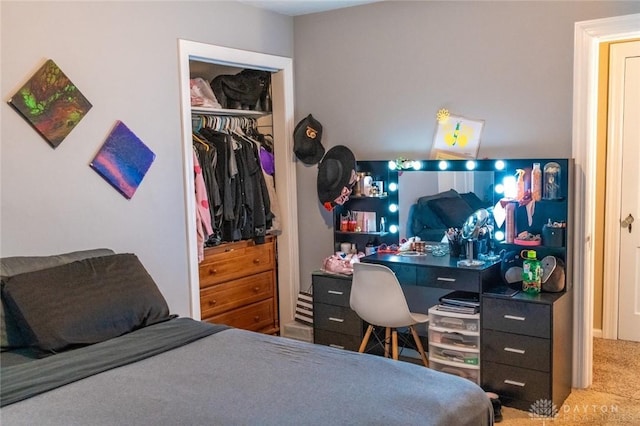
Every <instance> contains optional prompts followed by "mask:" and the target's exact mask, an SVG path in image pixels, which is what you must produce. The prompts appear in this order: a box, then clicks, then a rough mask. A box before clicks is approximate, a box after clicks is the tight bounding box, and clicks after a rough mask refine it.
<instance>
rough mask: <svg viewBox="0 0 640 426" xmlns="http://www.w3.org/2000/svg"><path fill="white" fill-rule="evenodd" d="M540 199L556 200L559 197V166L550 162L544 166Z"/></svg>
mask: <svg viewBox="0 0 640 426" xmlns="http://www.w3.org/2000/svg"><path fill="white" fill-rule="evenodd" d="M542 189H543V192H542V198H544V199H545V200H557V199H559V198H561V195H560V164H558V163H556V162H555V161H551V162H549V163H547V164H545V165H544V177H543V187H542Z"/></svg>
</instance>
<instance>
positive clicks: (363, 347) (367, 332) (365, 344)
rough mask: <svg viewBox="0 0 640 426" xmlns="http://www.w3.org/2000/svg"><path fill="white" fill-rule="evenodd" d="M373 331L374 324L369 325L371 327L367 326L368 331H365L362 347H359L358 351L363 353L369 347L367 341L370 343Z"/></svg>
mask: <svg viewBox="0 0 640 426" xmlns="http://www.w3.org/2000/svg"><path fill="white" fill-rule="evenodd" d="M372 331H373V326H372V325H369V327H367V331H366V332H365V333H364V337H363V339H362V343H360V349H358V352H360V353H362V352H364V350H365V349H366V348H367V343H369V337H371V332H372Z"/></svg>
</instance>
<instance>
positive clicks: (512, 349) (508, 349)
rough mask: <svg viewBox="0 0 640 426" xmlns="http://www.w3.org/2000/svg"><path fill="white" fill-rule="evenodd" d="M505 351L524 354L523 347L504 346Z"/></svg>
mask: <svg viewBox="0 0 640 426" xmlns="http://www.w3.org/2000/svg"><path fill="white" fill-rule="evenodd" d="M504 351H505V352H512V353H514V354H520V355H524V349H516V348H504Z"/></svg>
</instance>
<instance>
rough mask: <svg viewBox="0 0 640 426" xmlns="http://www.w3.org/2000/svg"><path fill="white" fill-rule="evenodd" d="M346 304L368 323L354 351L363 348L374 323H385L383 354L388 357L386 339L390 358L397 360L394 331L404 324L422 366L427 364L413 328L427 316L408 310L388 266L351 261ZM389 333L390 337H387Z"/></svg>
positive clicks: (362, 349) (427, 318)
mask: <svg viewBox="0 0 640 426" xmlns="http://www.w3.org/2000/svg"><path fill="white" fill-rule="evenodd" d="M349 304H350V305H351V309H353V310H354V311H355V312H356V314H358V316H359V317H360V318H362V319H363V320H364V321H365V322H367V323H368V324H369V327H367V331H366V332H365V335H364V338H363V339H362V343H361V344H360V349H359V350H358V352H364V350H365V348H366V347H367V343H368V342H369V338H370V337H371V332H372V331H373V328H374V327H375V326H377V327H385V341H384V343H385V345H384V349H385V350H384V355H385V357H389V341H391V343H392V354H393V359H396V360H397V359H398V332H397V330H396V329H397V328H399V327H408V328H409V330H410V331H411V334H412V335H413V339H414V340H415V343H416V348H417V349H418V352H419V353H420V357H421V358H422V362H423V363H424V365H425V366H426V367H428V366H429V363H428V361H427V357H426V356H425V354H424V348H423V347H422V343H421V342H420V338H419V337H418V333H417V332H416V330H415V328H414V326H415V325H416V324H424V323H426V322H427V321H428V320H429V317H428V316H427V315H425V314H417V313H411V312H410V311H409V306H408V305H407V300H406V299H405V297H404V293H403V292H402V288H401V287H400V283H399V282H398V278H397V277H396V274H394V272H393V271H392V270H391V269H389V268H387V267H386V266H384V265H378V264H374V263H354V265H353V280H352V283H351V298H350V300H349ZM390 336H391V339H389V337H390Z"/></svg>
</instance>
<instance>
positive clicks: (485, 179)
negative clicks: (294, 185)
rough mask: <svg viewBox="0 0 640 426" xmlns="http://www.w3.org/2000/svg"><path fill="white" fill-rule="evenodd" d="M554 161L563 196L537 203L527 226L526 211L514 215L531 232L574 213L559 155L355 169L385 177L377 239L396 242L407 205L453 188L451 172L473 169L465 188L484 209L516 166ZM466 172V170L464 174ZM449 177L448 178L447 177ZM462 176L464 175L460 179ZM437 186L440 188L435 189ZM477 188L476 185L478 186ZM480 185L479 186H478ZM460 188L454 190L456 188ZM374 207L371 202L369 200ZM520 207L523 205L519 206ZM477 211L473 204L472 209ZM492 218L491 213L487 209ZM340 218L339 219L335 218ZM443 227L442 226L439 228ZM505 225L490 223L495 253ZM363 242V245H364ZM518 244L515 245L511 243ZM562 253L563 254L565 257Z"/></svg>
mask: <svg viewBox="0 0 640 426" xmlns="http://www.w3.org/2000/svg"><path fill="white" fill-rule="evenodd" d="M551 161H553V162H557V163H558V164H559V165H560V167H561V169H562V172H561V179H562V181H561V187H560V194H561V197H560V198H559V199H557V200H544V199H543V200H541V201H540V202H539V204H537V206H536V212H537V213H536V214H535V215H534V218H533V219H534V220H533V223H532V224H531V225H529V224H528V223H526V220H527V218H526V216H527V215H526V214H523V212H520V214H519V215H518V219H517V224H516V228H517V229H518V230H523V229H530V230H531V231H533V232H540V231H541V230H542V227H543V225H544V224H546V223H547V221H548V219H549V218H550V219H551V220H552V221H562V220H566V219H567V218H568V217H572V213H571V209H572V202H571V200H567V199H566V198H564V197H566V195H567V194H569V193H570V190H569V188H571V187H572V183H571V182H570V180H571V179H570V178H571V177H572V176H573V174H572V173H573V172H572V164H573V160H571V159H557V158H549V159H543V158H523V159H483V160H413V159H408V160H407V159H402V160H382V161H368V160H367V161H362V160H361V161H358V162H357V164H358V166H357V168H358V171H359V172H370V173H371V174H372V175H373V176H374V178H376V179H377V178H379V179H381V180H383V181H385V189H384V192H385V198H384V202H383V204H385V205H386V207H385V208H386V209H387V212H386V213H385V217H386V231H387V232H386V233H385V235H384V236H381V238H380V239H379V241H380V242H381V243H382V242H384V243H387V244H394V243H395V244H397V243H399V242H400V241H401V240H402V239H403V238H407V237H408V236H410V235H408V234H413V232H407V229H408V226H409V223H408V219H409V211H408V210H409V209H410V207H411V206H412V205H414V204H415V203H416V201H417V199H418V198H420V197H422V196H429V195H430V194H437V193H439V192H443V191H446V190H448V189H451V188H454V189H455V188H456V183H455V179H454V180H453V181H451V180H450V179H449V178H451V177H452V176H455V174H454V173H449V172H473V174H474V179H473V183H468V182H467V188H469V187H470V185H474V186H475V187H474V190H473V192H474V193H475V192H476V191H477V192H478V195H479V197H480V198H481V199H482V201H484V202H485V205H484V206H482V207H483V208H488V207H495V205H496V203H498V201H499V200H501V199H502V198H504V197H505V194H504V183H505V182H508V181H510V180H512V178H513V177H514V175H515V173H516V170H517V169H524V170H526V171H527V172H530V170H531V168H532V167H533V163H540V164H541V167H544V165H545V164H547V163H548V162H551ZM421 172H437V173H438V176H447V178H446V179H440V177H439V178H438V179H435V180H436V181H443V183H436V184H434V183H433V180H434V179H433V178H432V177H427V176H425V177H424V178H422V177H418V176H421ZM462 175H464V174H462ZM448 179H449V180H448ZM463 180H464V179H463ZM438 186H439V187H438ZM476 188H478V189H476ZM480 188H481V189H480ZM456 191H458V189H456ZM458 192H463V193H464V192H469V189H460V190H459V191H458ZM372 205H373V204H372ZM345 207H347V208H354V206H352V205H348V206H345ZM520 209H521V210H524V207H520ZM473 210H474V211H475V210H477V209H476V208H474V209H473ZM491 213H492V216H493V212H492V211H491ZM466 217H468V215H467V216H465V217H464V218H463V219H462V220H461V221H460V222H461V224H460V226H462V223H463V222H464V220H465V219H466ZM338 220H339V218H338ZM443 228H445V226H443ZM335 229H336V230H339V223H336V228H335ZM504 230H505V224H504V223H503V224H502V226H500V227H497V226H495V223H494V228H493V233H492V237H493V239H494V240H495V241H493V242H494V243H495V244H494V248H495V250H496V252H499V251H500V250H501V249H502V248H509V247H507V246H505V245H504V244H503V243H502V241H503V239H502V238H501V237H500V236H501V235H504ZM438 235H439V236H435V234H434V235H433V236H429V237H428V238H421V239H423V240H425V241H435V240H440V239H441V237H443V236H444V235H443V234H438ZM343 237H344V235H337V236H336V238H337V239H336V241H337V242H338V241H340V238H343ZM570 237H571V236H570V233H569V232H567V233H566V235H565V241H569V238H570ZM362 239H363V241H364V242H366V241H367V239H366V238H365V237H363V238H362ZM364 242H363V243H362V244H364ZM515 248H517V247H515ZM563 251H564V250H563V249H562V247H560V248H558V250H556V249H552V250H550V252H551V253H553V254H555V253H556V252H558V253H562V252H563ZM563 257H564V256H563Z"/></svg>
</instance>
